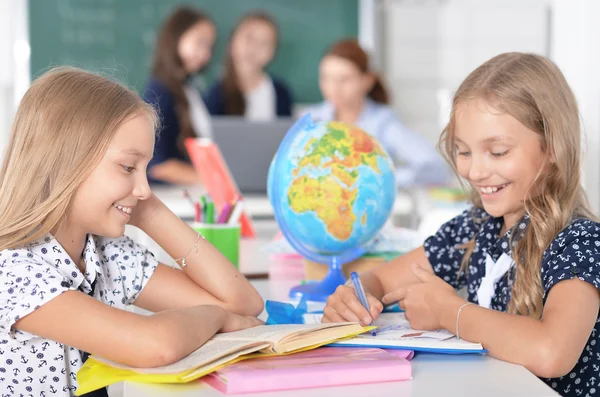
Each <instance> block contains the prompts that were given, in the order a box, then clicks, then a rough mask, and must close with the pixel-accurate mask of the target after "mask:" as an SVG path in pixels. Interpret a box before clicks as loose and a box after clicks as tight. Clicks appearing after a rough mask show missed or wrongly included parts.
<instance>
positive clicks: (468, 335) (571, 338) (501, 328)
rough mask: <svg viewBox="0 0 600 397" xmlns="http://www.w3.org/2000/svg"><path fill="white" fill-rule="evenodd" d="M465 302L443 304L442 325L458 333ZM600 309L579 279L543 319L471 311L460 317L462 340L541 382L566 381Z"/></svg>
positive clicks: (553, 296)
mask: <svg viewBox="0 0 600 397" xmlns="http://www.w3.org/2000/svg"><path fill="white" fill-rule="evenodd" d="M462 304H464V301H463V300H462V299H460V298H458V297H455V298H454V299H449V300H447V301H446V302H444V301H442V302H440V311H441V313H442V314H441V316H440V318H441V324H442V326H443V327H444V328H446V329H448V330H449V331H451V332H456V331H455V328H456V314H457V312H458V308H459V307H460V305H462ZM599 308H600V293H599V291H598V290H597V289H596V288H595V287H594V286H593V285H592V284H589V283H587V282H585V281H581V280H579V279H571V280H565V281H561V282H560V283H558V284H556V286H554V287H553V288H552V289H551V290H550V292H549V294H548V299H547V300H546V305H545V306H544V311H543V314H542V318H541V319H540V320H536V319H533V318H531V317H526V316H520V315H511V314H506V313H502V312H498V311H496V310H490V309H485V308H482V307H480V306H477V305H469V306H467V307H465V308H464V309H463V311H462V312H461V315H460V324H459V329H460V337H461V338H462V339H465V340H468V341H473V342H479V343H481V344H482V345H483V346H484V347H485V348H486V349H487V350H488V352H489V354H490V355H491V356H492V357H495V358H498V359H500V360H504V361H510V362H513V363H516V364H521V365H523V366H524V367H525V368H527V369H529V370H530V371H531V372H533V373H534V374H535V375H537V376H539V377H542V378H557V377H560V376H564V375H567V374H568V373H569V372H570V371H571V369H572V368H573V367H574V366H575V364H577V361H578V360H579V357H580V356H581V353H582V351H583V349H584V348H585V345H586V342H587V340H588V338H589V337H590V333H591V332H592V329H593V328H594V324H595V323H596V320H597V318H598V310H599Z"/></svg>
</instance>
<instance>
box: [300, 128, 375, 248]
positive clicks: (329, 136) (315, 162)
mask: <svg viewBox="0 0 600 397" xmlns="http://www.w3.org/2000/svg"><path fill="white" fill-rule="evenodd" d="M304 149H305V151H306V155H305V156H304V157H303V158H302V159H301V160H300V162H299V164H298V166H297V167H296V168H295V169H294V170H293V171H292V175H293V177H294V179H293V180H292V185H291V186H290V188H289V190H288V205H289V206H290V208H291V209H292V210H293V211H294V212H296V213H298V214H301V213H304V212H307V211H314V212H315V213H316V215H317V217H318V218H319V219H320V220H321V221H322V222H323V223H324V224H325V227H326V229H327V231H328V232H329V233H330V234H331V235H332V236H333V237H335V238H336V239H338V240H341V241H344V240H346V239H348V238H349V237H350V236H351V235H352V228H353V224H354V222H355V221H356V219H357V216H356V214H355V213H354V212H353V211H352V207H353V205H354V201H355V200H356V197H357V194H358V190H357V187H356V186H355V183H356V181H357V179H358V175H359V173H358V170H357V168H358V167H359V166H361V165H365V166H367V167H369V168H371V169H372V170H373V171H374V172H376V173H378V174H379V173H380V170H379V168H378V166H377V160H378V157H379V156H384V157H387V154H386V153H385V151H384V150H383V149H382V148H381V146H380V144H379V142H377V141H376V140H374V139H373V138H372V137H371V136H370V135H368V134H367V133H366V132H364V131H363V130H361V129H360V128H357V127H353V126H348V125H345V124H343V123H339V122H330V123H328V124H327V132H326V133H325V134H324V135H323V136H321V137H319V138H312V139H310V140H309V141H308V142H307V144H306V146H305V148H304ZM307 167H313V168H319V169H321V170H326V171H328V172H327V174H326V175H321V176H316V177H315V176H308V175H305V174H302V170H303V169H305V168H307ZM332 204H333V205H332ZM366 223H367V213H366V212H365V213H364V214H363V215H362V217H361V224H362V225H366Z"/></svg>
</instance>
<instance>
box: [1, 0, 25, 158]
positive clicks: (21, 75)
mask: <svg viewBox="0 0 600 397" xmlns="http://www.w3.org/2000/svg"><path fill="white" fill-rule="evenodd" d="M27 37H28V34H27V1H26V0H0V59H2V62H0V161H2V159H3V157H4V148H5V146H6V144H7V143H8V137H9V134H10V125H11V123H12V119H13V116H14V113H15V111H16V109H17V104H18V103H19V101H20V99H21V97H22V96H23V93H24V92H25V91H26V90H27V88H28V87H29V43H28V39H27Z"/></svg>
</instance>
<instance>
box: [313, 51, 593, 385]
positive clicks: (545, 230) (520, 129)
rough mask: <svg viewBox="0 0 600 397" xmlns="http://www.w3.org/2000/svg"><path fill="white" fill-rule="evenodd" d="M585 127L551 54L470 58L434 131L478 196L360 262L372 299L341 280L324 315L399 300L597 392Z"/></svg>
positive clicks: (416, 313) (362, 316)
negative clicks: (411, 243) (404, 248)
mask: <svg viewBox="0 0 600 397" xmlns="http://www.w3.org/2000/svg"><path fill="white" fill-rule="evenodd" d="M580 134H581V131H580V124H579V112H578V110H577V103H576V101H575V97H574V95H573V92H572V91H571V89H570V88H569V86H568V84H567V82H566V80H565V78H564V76H563V75H562V73H561V72H560V70H559V69H558V68H557V67H556V65H554V64H553V63H552V62H551V61H549V60H548V59H546V58H544V57H542V56H538V55H533V54H522V53H506V54H501V55H498V56H496V57H494V58H492V59H490V60H489V61H487V62H485V63H484V64H483V65H481V66H480V67H478V68H477V69H475V70H474V71H473V72H472V73H471V74H470V75H469V76H468V77H467V78H466V80H465V81H464V82H463V83H462V84H461V85H460V87H459V88H458V90H457V92H456V94H455V96H454V101H453V106H452V113H451V115H450V121H449V123H448V125H447V126H446V128H445V129H444V131H443V133H442V135H441V138H440V145H439V147H440V149H441V150H442V152H443V154H444V155H445V157H446V158H447V160H448V161H449V163H450V164H451V165H452V166H453V168H454V169H455V171H456V172H457V173H458V175H459V176H460V177H461V178H462V180H463V181H464V182H466V185H468V186H469V187H470V189H471V191H472V201H473V207H472V208H471V209H469V210H467V211H465V212H464V213H462V214H461V215H459V216H457V217H456V218H454V219H452V220H450V221H449V222H447V223H446V224H444V225H443V226H442V227H441V228H440V229H439V231H438V232H437V233H436V234H435V235H434V236H431V237H430V238H428V239H427V240H426V241H425V243H424V245H423V246H422V247H420V248H418V249H416V250H414V251H412V252H410V253H408V254H406V255H404V256H402V257H400V258H398V259H396V260H394V261H391V262H389V263H387V264H384V265H382V266H380V267H378V268H376V269H374V270H373V271H371V272H369V273H365V274H362V275H361V279H362V280H363V283H364V285H365V287H366V288H367V289H368V291H369V300H370V303H371V305H370V308H371V310H370V313H369V312H367V311H366V310H365V309H363V308H362V306H361V305H360V303H358V301H357V299H356V297H355V294H354V292H353V290H352V289H351V287H348V286H342V287H340V288H339V289H338V290H337V291H336V292H335V294H334V295H332V296H331V297H330V298H329V301H328V305H327V306H326V308H325V311H324V321H342V320H350V321H358V320H360V321H361V322H363V323H365V324H368V323H370V322H371V321H372V320H373V319H375V318H376V317H377V316H378V315H379V313H380V312H381V310H382V308H383V304H390V303H393V302H398V303H399V305H400V307H401V308H403V309H405V311H406V312H405V314H406V317H407V319H408V320H409V321H410V323H411V325H412V326H413V328H416V329H438V328H445V329H447V330H449V331H451V332H453V333H455V334H456V336H457V337H459V338H462V339H465V340H468V341H472V342H479V343H482V344H483V346H484V348H486V349H487V350H488V352H489V354H490V355H491V356H493V357H496V358H499V359H502V360H506V361H510V362H513V363H517V364H521V365H524V366H525V367H526V368H527V369H529V370H530V371H532V372H533V373H534V374H536V375H537V376H539V377H540V378H542V379H543V380H544V381H545V382H546V383H547V384H548V385H550V386H551V387H552V388H553V389H555V390H556V391H557V392H558V393H560V394H561V395H586V393H589V394H593V393H595V391H596V390H597V389H598V387H599V386H600V385H599V384H598V382H599V379H598V378H599V377H598V372H599V371H600V318H599V309H600V293H599V289H600V224H598V223H597V222H596V217H595V216H594V215H593V214H592V212H591V211H590V209H589V206H588V204H587V200H586V196H585V192H584V190H583V188H582V186H581V170H580V166H581V164H580V158H581V147H580V145H581V143H580ZM463 287H466V289H467V295H468V298H467V300H466V301H465V300H464V299H462V298H461V297H459V296H458V295H457V294H456V290H457V289H460V288H463Z"/></svg>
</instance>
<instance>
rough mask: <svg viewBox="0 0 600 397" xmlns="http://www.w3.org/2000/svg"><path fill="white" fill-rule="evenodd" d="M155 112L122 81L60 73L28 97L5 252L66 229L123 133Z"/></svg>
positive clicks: (9, 172) (7, 191) (6, 192)
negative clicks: (77, 200) (83, 187)
mask: <svg viewBox="0 0 600 397" xmlns="http://www.w3.org/2000/svg"><path fill="white" fill-rule="evenodd" d="M136 115H144V116H147V117H148V118H149V120H151V122H152V123H153V124H154V125H155V126H156V122H157V118H156V115H155V113H154V110H153V109H152V107H151V106H150V105H148V104H146V103H145V102H144V101H142V100H141V99H140V98H139V97H138V95H137V94H136V93H135V92H133V91H131V90H129V89H127V88H125V87H123V86H122V85H120V84H119V83H117V82H114V81H111V80H109V79H107V78H105V77H102V76H99V75H96V74H93V73H89V72H86V71H83V70H79V69H75V68H70V67H59V68H55V69H53V70H50V71H49V72H47V73H45V74H44V75H43V76H41V77H40V78H38V79H37V80H36V81H35V82H34V83H33V84H32V85H31V87H30V88H29V90H27V92H26V93H25V95H24V96H23V99H22V100H21V104H20V105H19V109H18V110H17V113H16V115H15V119H14V122H13V126H12V136H11V138H10V142H9V144H8V147H7V150H6V155H5V158H4V162H3V165H2V170H1V171H0V250H4V249H7V248H15V247H19V246H22V245H25V244H27V243H30V242H32V241H35V240H37V239H39V238H40V237H42V236H44V235H45V234H47V233H49V232H50V231H52V230H54V229H55V228H57V227H59V226H60V225H61V222H63V221H64V219H65V217H66V215H67V209H68V208H69V204H70V203H71V200H72V198H73V195H74V193H75V191H76V190H77V188H78V187H79V185H80V184H81V183H82V182H83V181H84V180H85V179H86V178H87V177H88V176H89V175H90V173H91V172H92V171H93V170H94V168H95V167H96V166H97V165H98V163H99V162H100V160H101V159H102V157H103V156H104V154H105V152H106V150H107V148H108V145H109V143H110V141H111V139H112V137H113V136H114V135H115V133H116V131H117V129H118V128H119V126H120V125H121V124H122V123H123V122H125V121H126V120H128V119H130V118H131V117H134V116H136Z"/></svg>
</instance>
